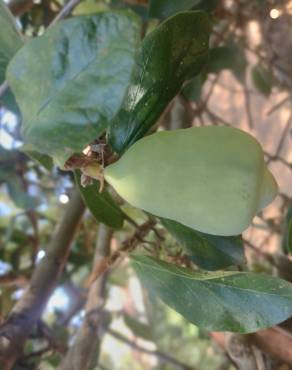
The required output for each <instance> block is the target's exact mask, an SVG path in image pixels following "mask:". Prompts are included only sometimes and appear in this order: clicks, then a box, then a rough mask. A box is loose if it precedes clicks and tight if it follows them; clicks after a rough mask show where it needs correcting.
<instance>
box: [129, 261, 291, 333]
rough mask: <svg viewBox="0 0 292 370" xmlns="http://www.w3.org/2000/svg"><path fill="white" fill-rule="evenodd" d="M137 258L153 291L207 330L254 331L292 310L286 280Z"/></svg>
mask: <svg viewBox="0 0 292 370" xmlns="http://www.w3.org/2000/svg"><path fill="white" fill-rule="evenodd" d="M132 260H133V265H134V268H135V270H136V271H137V273H138V276H139V277H140V278H141V280H142V281H143V282H144V283H145V285H146V287H147V288H148V289H149V291H150V292H151V293H153V294H155V295H157V296H159V297H160V299H162V300H163V301H164V303H166V304H167V305H169V306H170V307H172V308H173V309H174V310H176V311H177V312H179V313H180V314H181V315H182V316H184V317H185V318H186V319H187V320H189V321H190V322H192V323H194V324H196V325H198V326H200V327H203V328H205V329H206V330H210V331H213V330H215V331H226V330H227V331H234V332H240V333H249V332H253V331H256V330H259V329H263V328H266V327H269V326H272V325H275V324H278V323H280V322H281V321H284V320H285V319H287V318H288V317H290V315H291V314H292V286H291V284H290V283H288V282H286V281H284V280H281V279H278V278H274V277H271V276H267V275H263V274H254V273H245V272H234V271H230V272H208V273H199V272H194V271H192V270H188V269H185V268H180V267H177V266H175V265H172V264H168V263H165V262H162V261H159V260H157V259H154V258H151V257H146V256H132Z"/></svg>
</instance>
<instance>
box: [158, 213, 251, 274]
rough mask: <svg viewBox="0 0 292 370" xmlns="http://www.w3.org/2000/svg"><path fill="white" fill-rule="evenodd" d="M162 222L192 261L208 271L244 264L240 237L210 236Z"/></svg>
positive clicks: (175, 224)
mask: <svg viewBox="0 0 292 370" xmlns="http://www.w3.org/2000/svg"><path fill="white" fill-rule="evenodd" d="M161 221H162V224H163V225H164V226H165V227H166V229H167V230H168V231H169V232H170V234H171V235H172V236H173V237H174V238H175V239H176V240H177V241H178V242H179V243H180V245H181V246H182V247H183V248H184V249H185V251H186V252H187V254H188V255H190V257H191V259H192V261H193V262H195V263H196V264H197V265H198V266H200V267H202V268H204V269H206V270H219V269H223V268H225V267H227V266H230V265H239V264H241V263H243V262H244V253H243V246H242V241H241V238H240V236H215V235H209V234H205V233H201V232H199V231H196V230H193V229H191V228H189V227H187V226H184V225H182V224H180V223H178V222H175V221H172V220H167V219H161Z"/></svg>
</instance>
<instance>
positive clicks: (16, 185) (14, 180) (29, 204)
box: [6, 173, 38, 209]
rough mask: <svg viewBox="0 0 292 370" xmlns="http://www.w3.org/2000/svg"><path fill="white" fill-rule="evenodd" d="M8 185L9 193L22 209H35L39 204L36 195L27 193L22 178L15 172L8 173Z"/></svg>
mask: <svg viewBox="0 0 292 370" xmlns="http://www.w3.org/2000/svg"><path fill="white" fill-rule="evenodd" d="M6 185H7V189H8V194H9V196H10V198H11V199H12V201H13V202H14V204H15V205H16V206H17V207H18V208H21V209H33V208H35V207H36V206H37V205H38V201H37V199H36V198H35V197H32V196H30V195H29V194H27V192H26V191H25V189H23V187H22V184H21V181H20V179H19V178H18V177H17V175H15V174H12V173H11V174H10V175H8V174H7V178H6Z"/></svg>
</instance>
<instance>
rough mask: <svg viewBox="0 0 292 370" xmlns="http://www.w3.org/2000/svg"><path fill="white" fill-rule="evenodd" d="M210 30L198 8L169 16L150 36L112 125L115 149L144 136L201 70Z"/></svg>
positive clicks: (138, 56) (144, 43)
mask: <svg viewBox="0 0 292 370" xmlns="http://www.w3.org/2000/svg"><path fill="white" fill-rule="evenodd" d="M209 31H210V25H209V17H208V15H207V14H206V13H204V12H201V11H194V12H184V13H179V14H177V15H176V16H174V17H172V18H169V19H168V20H166V21H165V22H163V23H162V24H161V25H160V26H159V27H157V28H156V29H155V30H154V31H152V32H151V33H150V34H148V35H147V36H146V38H145V39H144V41H143V43H142V46H141V48H140V50H139V53H138V55H137V59H136V68H135V70H134V74H133V76H132V79H131V83H130V86H129V88H128V90H127V94H126V96H125V100H124V103H123V105H122V107H121V109H120V111H119V112H118V114H117V116H116V117H115V119H114V120H113V121H112V122H111V125H110V128H109V134H108V137H109V143H110V145H111V146H112V148H113V149H114V151H116V152H117V153H122V152H124V151H125V150H126V149H127V148H128V147H129V146H131V145H132V144H133V143H134V142H135V141H137V140H138V139H140V138H141V137H142V136H144V134H145V133H146V132H147V131H148V130H149V129H150V128H151V126H152V125H153V124H155V122H156V120H157V119H158V118H159V116H160V114H161V113H162V112H163V110H164V109H165V107H166V106H167V104H168V103H169V102H170V101H171V100H172V99H173V97H174V96H175V95H176V94H177V93H178V92H179V90H180V88H181V86H182V84H183V82H184V81H185V80H187V79H189V78H191V77H193V76H195V75H196V74H198V73H199V72H200V70H201V68H202V67H203V65H204V64H205V62H206V60H207V56H208V40H209ZM194 35H196V37H194Z"/></svg>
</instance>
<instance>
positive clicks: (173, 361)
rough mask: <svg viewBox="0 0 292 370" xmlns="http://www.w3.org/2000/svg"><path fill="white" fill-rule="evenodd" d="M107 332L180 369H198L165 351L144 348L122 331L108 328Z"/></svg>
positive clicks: (134, 347) (138, 349) (132, 346)
mask: <svg viewBox="0 0 292 370" xmlns="http://www.w3.org/2000/svg"><path fill="white" fill-rule="evenodd" d="M107 332H108V333H109V334H110V335H111V336H113V337H114V338H116V339H118V340H120V341H121V342H123V343H126V344H127V345H128V346H130V347H131V348H133V349H135V350H137V351H140V352H143V353H147V354H148V355H151V356H155V357H157V358H159V360H160V361H162V362H166V363H169V364H172V365H173V366H175V367H176V368H178V369H181V370H196V368H195V367H194V366H189V365H187V364H184V363H183V362H181V361H178V360H176V359H175V358H173V357H172V356H169V355H167V354H165V353H163V352H160V351H157V350H151V349H147V348H144V347H142V346H141V345H139V344H137V343H135V342H133V341H132V340H130V339H128V338H127V337H125V336H124V335H122V334H121V333H118V332H117V331H115V330H113V329H108V330H107Z"/></svg>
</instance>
